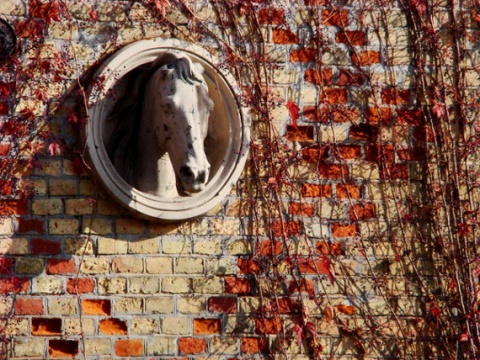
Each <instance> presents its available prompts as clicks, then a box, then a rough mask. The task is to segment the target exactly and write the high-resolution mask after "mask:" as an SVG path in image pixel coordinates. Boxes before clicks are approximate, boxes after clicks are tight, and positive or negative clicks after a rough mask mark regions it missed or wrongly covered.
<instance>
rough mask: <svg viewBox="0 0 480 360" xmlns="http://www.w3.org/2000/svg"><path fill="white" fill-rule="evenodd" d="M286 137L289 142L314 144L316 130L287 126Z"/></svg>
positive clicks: (307, 127)
mask: <svg viewBox="0 0 480 360" xmlns="http://www.w3.org/2000/svg"><path fill="white" fill-rule="evenodd" d="M285 136H286V138H287V140H289V141H301V142H312V141H313V139H314V137H315V128H314V127H313V126H293V125H287V132H286V134H285Z"/></svg>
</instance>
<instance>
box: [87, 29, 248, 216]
mask: <svg viewBox="0 0 480 360" xmlns="http://www.w3.org/2000/svg"><path fill="white" fill-rule="evenodd" d="M165 52H173V53H175V54H178V55H180V56H188V57H189V58H190V59H191V60H192V61H193V62H198V63H200V64H201V65H203V67H204V69H205V72H204V78H205V80H206V82H207V85H208V87H209V92H215V94H214V96H212V95H211V96H212V99H213V100H214V103H215V107H217V108H218V109H219V110H218V111H222V116H221V118H222V120H221V121H222V122H224V123H223V124H222V125H221V126H220V128H223V129H224V130H222V133H221V134H216V136H217V138H218V136H221V137H223V138H222V139H220V142H222V143H224V144H226V145H222V146H221V147H222V149H223V151H224V156H223V158H221V159H220V161H218V160H217V165H216V168H217V169H216V171H215V173H214V174H212V175H211V177H210V179H209V180H208V183H207V185H206V187H205V189H204V190H202V191H201V192H199V193H196V194H194V195H192V196H177V197H174V198H170V199H162V198H160V197H158V196H155V195H152V194H148V193H145V192H142V191H139V190H138V189H136V188H134V187H132V186H131V185H130V184H128V183H127V182H126V181H125V180H124V179H123V178H122V177H121V176H120V175H119V174H118V172H117V171H116V170H115V168H114V166H113V164H112V162H111V161H110V159H109V156H108V154H107V150H106V147H105V133H106V132H108V130H106V120H107V117H108V115H109V113H110V112H111V110H112V108H113V106H114V105H115V100H116V99H115V96H112V93H114V92H115V91H114V89H116V87H118V84H119V83H121V80H122V78H123V77H124V76H126V75H127V74H128V73H129V72H131V71H132V70H135V69H138V68H140V67H142V66H144V65H146V64H149V63H152V62H153V61H154V60H155V59H156V58H157V57H158V56H159V55H161V54H163V53H165ZM214 64H218V60H217V59H215V58H214V57H213V56H212V55H211V54H210V53H208V52H207V51H206V50H205V49H204V48H201V47H199V46H197V45H194V44H190V43H187V42H183V41H180V40H174V39H160V38H156V39H151V40H141V41H137V42H135V43H132V44H130V45H127V46H125V47H124V48H122V49H121V50H119V51H118V52H116V53H115V54H113V55H112V56H110V57H109V58H108V59H107V60H106V61H105V62H104V63H103V64H102V65H101V67H100V69H99V70H98V71H97V73H96V74H95V80H94V81H93V85H92V87H91V89H90V92H89V96H88V104H89V109H88V121H87V124H86V127H85V134H84V136H85V145H86V153H87V155H88V160H89V162H90V164H91V165H92V171H93V172H94V173H95V174H96V176H97V177H98V178H99V179H100V181H101V183H102V184H103V186H104V188H105V189H106V190H107V191H108V192H109V193H110V194H111V196H112V197H113V198H114V199H115V200H116V201H117V202H118V203H120V204H121V205H122V206H124V207H126V208H127V209H128V210H130V211H132V212H133V213H134V214H136V215H138V216H140V217H143V218H147V219H156V220H163V221H180V220H185V219H190V218H194V217H197V216H200V215H202V214H204V213H206V212H208V211H209V210H211V209H212V208H214V207H215V206H216V205H218V204H219V203H220V202H221V201H222V200H223V199H224V198H225V197H226V196H227V195H228V194H229V193H230V191H231V188H232V187H233V185H234V184H235V183H236V182H237V180H238V179H239V177H240V175H241V173H242V171H243V168H244V166H245V162H246V159H247V155H248V146H249V143H250V122H249V119H248V118H247V116H246V113H247V110H246V109H245V108H243V107H242V106H241V105H240V101H239V95H240V92H239V87H238V85H237V83H236V81H235V79H234V78H233V76H232V75H231V74H229V73H226V72H225V71H224V70H221V69H220V68H219V67H217V66H216V65H214ZM217 118H219V117H218V116H217ZM217 121H220V120H217ZM217 128H218V127H217ZM213 152H215V151H213ZM216 157H217V158H218V154H217V155H216Z"/></svg>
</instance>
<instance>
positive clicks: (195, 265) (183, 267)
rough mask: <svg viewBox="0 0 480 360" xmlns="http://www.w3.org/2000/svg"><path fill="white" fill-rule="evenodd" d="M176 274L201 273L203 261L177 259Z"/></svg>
mask: <svg viewBox="0 0 480 360" xmlns="http://www.w3.org/2000/svg"><path fill="white" fill-rule="evenodd" d="M175 273H176V274H201V273H203V260H202V259H200V258H190V257H189V258H178V259H177V260H176V264H175Z"/></svg>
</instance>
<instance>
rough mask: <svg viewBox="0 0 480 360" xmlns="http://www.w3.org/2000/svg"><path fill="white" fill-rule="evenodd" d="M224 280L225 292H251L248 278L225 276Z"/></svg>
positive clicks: (247, 293)
mask: <svg viewBox="0 0 480 360" xmlns="http://www.w3.org/2000/svg"><path fill="white" fill-rule="evenodd" d="M224 282H225V293H226V294H237V295H249V294H250V292H251V284H250V280H248V279H241V278H237V277H235V276H225V277H224Z"/></svg>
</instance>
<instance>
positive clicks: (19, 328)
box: [0, 318, 30, 337]
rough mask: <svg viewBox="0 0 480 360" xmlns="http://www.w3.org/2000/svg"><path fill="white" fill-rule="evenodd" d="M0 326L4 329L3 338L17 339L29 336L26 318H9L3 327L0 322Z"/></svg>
mask: <svg viewBox="0 0 480 360" xmlns="http://www.w3.org/2000/svg"><path fill="white" fill-rule="evenodd" d="M0 326H2V328H3V329H5V333H4V334H5V336H9V337H17V336H28V335H30V328H29V324H28V319H26V318H16V319H15V318H14V319H11V318H10V319H9V320H8V322H7V323H6V324H5V325H3V324H2V323H1V322H0Z"/></svg>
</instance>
